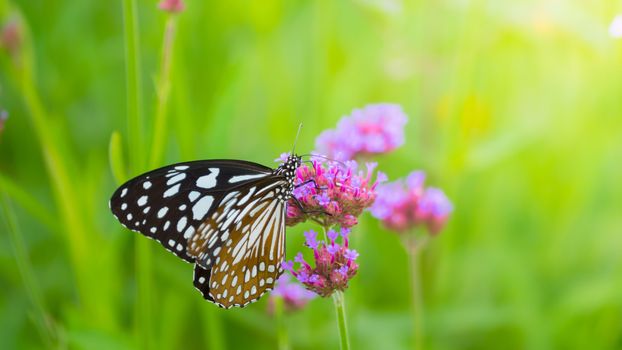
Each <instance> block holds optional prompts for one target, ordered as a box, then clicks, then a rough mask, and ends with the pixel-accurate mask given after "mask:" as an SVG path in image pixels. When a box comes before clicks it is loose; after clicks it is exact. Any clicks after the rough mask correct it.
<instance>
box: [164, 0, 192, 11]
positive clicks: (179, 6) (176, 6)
mask: <svg viewBox="0 0 622 350" xmlns="http://www.w3.org/2000/svg"><path fill="white" fill-rule="evenodd" d="M158 7H159V8H160V10H163V11H166V12H170V13H179V12H182V11H183V10H184V9H185V8H186V5H185V4H184V2H183V0H162V1H160V3H159V4H158Z"/></svg>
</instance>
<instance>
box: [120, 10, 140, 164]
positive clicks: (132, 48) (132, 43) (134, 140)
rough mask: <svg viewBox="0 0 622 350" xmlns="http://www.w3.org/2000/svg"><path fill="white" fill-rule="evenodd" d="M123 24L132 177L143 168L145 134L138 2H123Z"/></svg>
mask: <svg viewBox="0 0 622 350" xmlns="http://www.w3.org/2000/svg"><path fill="white" fill-rule="evenodd" d="M123 22H124V33H125V70H126V89H127V90H126V94H127V133H128V136H129V142H131V147H130V148H129V149H130V175H135V174H137V173H138V172H139V171H140V170H142V168H143V163H144V162H143V159H144V156H145V155H144V153H143V133H142V127H143V123H142V113H141V106H140V103H141V96H142V84H141V77H140V76H141V68H140V55H139V51H138V15H137V13H136V0H123Z"/></svg>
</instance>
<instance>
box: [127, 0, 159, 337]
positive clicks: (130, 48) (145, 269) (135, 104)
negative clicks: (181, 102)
mask: <svg viewBox="0 0 622 350" xmlns="http://www.w3.org/2000/svg"><path fill="white" fill-rule="evenodd" d="M123 22H124V32H125V67H126V89H127V133H128V142H131V144H130V145H129V146H128V149H129V150H130V166H129V169H130V170H129V174H130V175H134V174H137V173H138V172H139V171H141V170H143V166H144V161H143V159H144V158H145V154H144V152H143V133H142V127H143V123H142V113H141V94H142V87H141V78H140V75H141V74H140V73H141V66H140V56H139V51H138V42H139V40H138V15H137V13H136V0H123ZM135 242H136V275H137V288H136V292H137V293H136V300H137V302H136V319H135V322H136V336H137V345H138V346H139V347H141V348H145V349H148V348H151V343H152V342H151V339H153V337H152V334H151V330H152V329H153V322H152V319H153V318H152V316H151V300H152V295H151V291H152V290H153V289H152V288H151V284H152V283H151V250H150V248H151V246H150V242H148V240H146V239H144V237H141V236H140V235H136V236H135Z"/></svg>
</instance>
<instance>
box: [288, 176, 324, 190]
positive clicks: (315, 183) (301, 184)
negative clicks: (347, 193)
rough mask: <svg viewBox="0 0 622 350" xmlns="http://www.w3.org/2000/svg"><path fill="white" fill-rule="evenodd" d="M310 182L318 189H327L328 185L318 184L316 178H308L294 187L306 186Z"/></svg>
mask: <svg viewBox="0 0 622 350" xmlns="http://www.w3.org/2000/svg"><path fill="white" fill-rule="evenodd" d="M310 183H313V186H314V187H315V189H316V190H325V189H326V187H320V186H318V185H317V182H315V179H309V180H307V181H305V182H302V183H299V184H298V185H296V186H294V187H295V188H298V187H302V186H305V185H307V184H310Z"/></svg>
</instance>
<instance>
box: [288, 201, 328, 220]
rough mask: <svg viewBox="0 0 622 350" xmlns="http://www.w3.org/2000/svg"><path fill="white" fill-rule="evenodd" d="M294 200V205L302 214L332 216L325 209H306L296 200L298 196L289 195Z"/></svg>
mask: <svg viewBox="0 0 622 350" xmlns="http://www.w3.org/2000/svg"><path fill="white" fill-rule="evenodd" d="M291 198H292V199H293V200H294V203H295V204H296V206H297V207H298V209H300V211H301V212H302V213H303V214H324V215H328V216H333V215H332V214H331V213H329V212H327V211H325V210H306V209H305V208H304V207H303V206H302V203H300V201H299V200H298V198H296V197H295V196H292V197H291Z"/></svg>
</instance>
